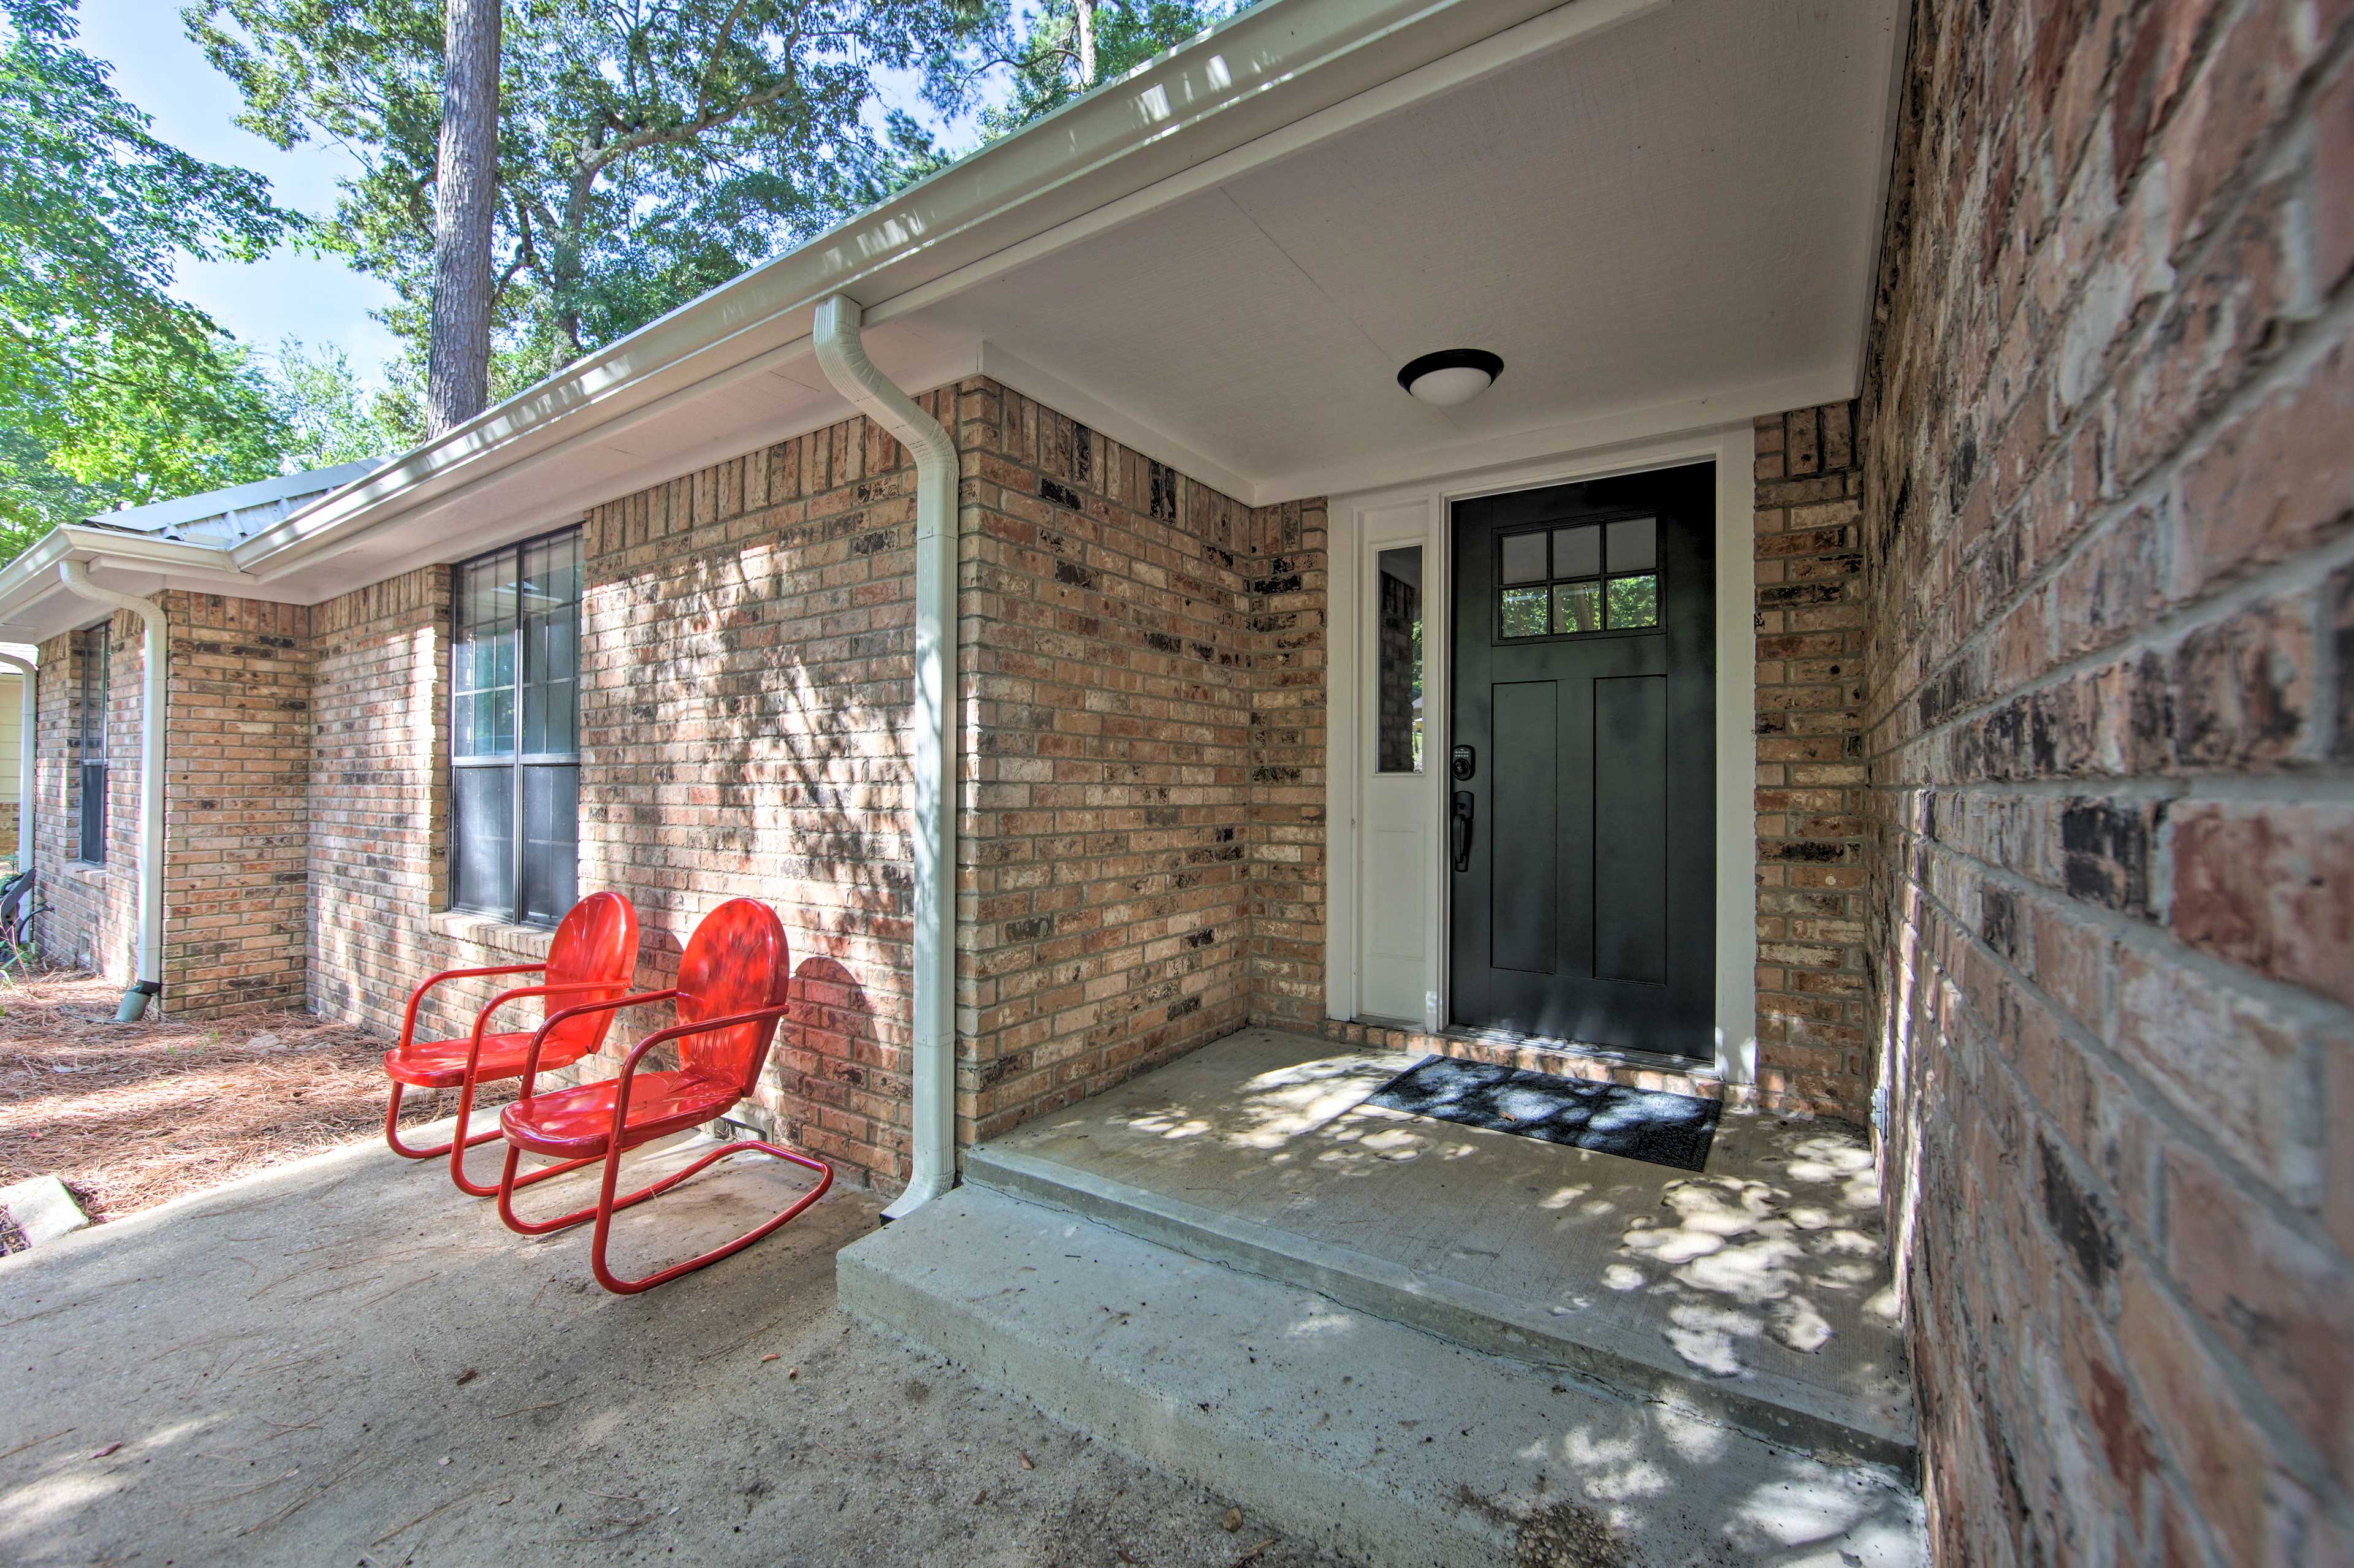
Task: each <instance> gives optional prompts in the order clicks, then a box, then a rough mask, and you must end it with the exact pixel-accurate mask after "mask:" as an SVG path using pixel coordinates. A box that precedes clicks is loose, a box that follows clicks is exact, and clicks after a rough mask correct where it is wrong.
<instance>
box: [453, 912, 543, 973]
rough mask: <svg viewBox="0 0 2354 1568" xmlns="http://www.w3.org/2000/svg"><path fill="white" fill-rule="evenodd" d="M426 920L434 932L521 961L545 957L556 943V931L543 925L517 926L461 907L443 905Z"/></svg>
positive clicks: (508, 921)
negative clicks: (443, 907) (447, 907)
mask: <svg viewBox="0 0 2354 1568" xmlns="http://www.w3.org/2000/svg"><path fill="white" fill-rule="evenodd" d="M427 924H428V925H429V926H430V927H432V929H433V932H434V934H435V935H437V936H442V937H447V938H450V939H451V941H454V942H461V943H465V944H467V945H470V946H472V947H477V948H489V949H490V950H491V951H492V952H493V953H496V954H498V955H500V956H502V957H504V958H508V959H518V960H523V961H535V960H538V959H545V958H546V957H547V950H548V948H551V947H553V946H555V944H556V933H555V932H554V931H551V930H549V929H547V928H546V927H544V926H518V925H516V924H515V923H514V921H512V920H502V919H500V918H499V917H498V916H495V915H477V914H475V913H473V912H472V911H471V910H465V909H444V910H442V911H441V912H440V913H439V914H437V915H432V916H428V917H427Z"/></svg>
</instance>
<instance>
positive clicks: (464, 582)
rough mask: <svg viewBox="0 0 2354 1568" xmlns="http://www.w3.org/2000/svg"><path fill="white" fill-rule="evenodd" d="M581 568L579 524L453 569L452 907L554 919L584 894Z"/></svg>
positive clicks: (549, 921) (538, 921)
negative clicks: (580, 759)
mask: <svg viewBox="0 0 2354 1568" xmlns="http://www.w3.org/2000/svg"><path fill="white" fill-rule="evenodd" d="M581 576H582V570H581V558H580V536H579V535H578V532H577V531H573V532H567V533H565V534H561V535H551V536H549V537H546V538H542V539H533V540H526V541H525V543H523V544H522V545H519V546H511V547H509V548H506V549H504V550H501V551H499V552H498V553H496V554H495V555H491V556H482V557H481V558H480V559H478V560H473V561H469V562H465V563H463V564H461V566H460V567H458V568H457V570H456V574H455V581H454V583H453V585H452V587H453V590H454V592H453V597H454V599H455V604H454V607H453V608H454V613H453V616H452V620H453V621H454V622H455V624H454V626H453V627H452V636H451V762H452V766H451V782H450V870H451V904H452V905H453V906H456V907H459V908H463V909H473V910H480V911H482V912H484V913H487V914H493V915H500V916H504V917H506V918H508V919H512V920H519V921H524V922H527V923H531V924H536V925H550V924H553V923H555V922H556V921H557V919H559V918H561V917H562V916H563V915H564V913H565V911H566V910H567V909H569V908H570V907H571V906H572V904H573V901H574V899H575V898H576V897H577V896H578V863H579V849H578V838H579V832H578V815H579V768H578V766H576V765H575V760H576V758H577V756H578V747H579V738H578V730H579V704H578V687H579V679H578V677H579V646H578V644H579V618H580V585H581ZM524 758H531V759H532V760H530V761H528V762H526V761H525V760H524ZM518 810H520V813H521V819H522V820H521V821H520V822H518V821H517V820H516V819H517V813H518Z"/></svg>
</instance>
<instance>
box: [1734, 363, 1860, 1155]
mask: <svg viewBox="0 0 2354 1568" xmlns="http://www.w3.org/2000/svg"><path fill="white" fill-rule="evenodd" d="M1756 441H1757V478H1756V485H1757V499H1756V515H1757V563H1756V573H1757V796H1756V805H1757V1100H1758V1103H1760V1104H1761V1105H1764V1106H1765V1107H1769V1108H1771V1109H1775V1110H1801V1111H1812V1112H1817V1113H1819V1114H1822V1115H1826V1116H1834V1117H1840V1118H1845V1119H1847V1120H1849V1121H1861V1120H1862V1119H1863V1118H1864V1116H1865V1114H1866V1098H1867V1096H1868V1094H1869V1089H1868V1086H1867V1085H1866V1083H1865V1066H1864V1063H1865V1057H1866V1055H1867V1054H1868V1053H1867V1045H1868V1043H1869V1041H1870V1038H1871V1036H1870V1028H1871V1019H1870V1016H1869V1008H1870V1003H1869V1000H1868V994H1867V993H1868V991H1869V989H1870V981H1869V979H1868V968H1867V964H1866V959H1865V952H1866V948H1865V924H1864V900H1865V870H1864V866H1865V853H1866V840H1865V837H1864V810H1863V802H1864V788H1863V786H1864V763H1863V715H1862V708H1863V640H1864V620H1865V615H1866V606H1865V604H1864V601H1863V582H1862V571H1863V556H1862V540H1861V533H1862V529H1861V501H1860V500H1859V497H1860V495H1861V491H1862V481H1863V474H1862V463H1861V453H1860V451H1859V450H1858V448H1857V445H1856V440H1855V410H1854V408H1853V406H1852V405H1851V404H1846V403H1833V404H1830V405H1828V406H1827V407H1824V408H1799V409H1797V410H1794V411H1793V412H1790V413H1787V414H1778V415H1775V416H1773V417H1772V418H1764V419H1760V420H1758V421H1757V436H1756Z"/></svg>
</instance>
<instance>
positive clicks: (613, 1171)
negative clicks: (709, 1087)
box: [509, 1139, 833, 1296]
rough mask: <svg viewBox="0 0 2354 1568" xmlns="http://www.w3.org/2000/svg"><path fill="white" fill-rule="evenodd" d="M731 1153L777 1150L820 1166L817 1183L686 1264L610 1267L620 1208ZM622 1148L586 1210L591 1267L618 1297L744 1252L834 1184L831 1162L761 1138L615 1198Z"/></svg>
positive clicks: (609, 1159) (807, 1165)
mask: <svg viewBox="0 0 2354 1568" xmlns="http://www.w3.org/2000/svg"><path fill="white" fill-rule="evenodd" d="M731 1154H768V1155H773V1156H775V1157H776V1158H777V1159H779V1160H785V1161H786V1162H788V1163H789V1164H793V1165H799V1166H801V1167H802V1168H803V1169H804V1170H809V1171H816V1172H817V1173H818V1177H817V1185H816V1186H814V1187H812V1188H811V1189H810V1190H809V1191H808V1192H804V1193H802V1194H801V1196H800V1197H799V1198H797V1199H795V1200H794V1201H793V1202H792V1204H791V1206H790V1207H789V1208H787V1209H786V1210H785V1211H784V1213H780V1214H779V1215H778V1216H777V1217H776V1218H774V1219H772V1220H768V1221H764V1222H763V1223H762V1224H758V1225H757V1226H755V1227H754V1228H753V1229H751V1230H749V1231H747V1232H746V1233H745V1234H742V1235H740V1236H737V1238H736V1239H735V1240H734V1241H731V1242H728V1243H726V1244H725V1245H720V1246H716V1247H713V1248H712V1249H711V1250H710V1251H709V1252H705V1253H700V1254H697V1255H695V1256H694V1257H690V1258H688V1259H687V1260H686V1261H685V1262H684V1263H674V1264H673V1265H671V1266H669V1267H668V1268H663V1269H658V1270H656V1271H655V1272H654V1273H652V1274H649V1275H646V1276H645V1277H642V1278H639V1279H623V1278H621V1277H620V1276H618V1275H616V1274H614V1272H613V1271H612V1270H611V1269H610V1267H608V1266H606V1262H605V1244H606V1242H607V1241H608V1240H609V1239H610V1236H611V1234H612V1229H613V1216H614V1215H615V1214H616V1213H619V1212H620V1211H621V1210H623V1209H626V1208H628V1207H630V1206H631V1204H633V1203H640V1202H644V1201H645V1200H646V1199H648V1198H651V1197H653V1196H655V1195H656V1194H658V1193H661V1192H667V1191H669V1190H670V1189H671V1188H673V1187H675V1186H677V1185H678V1184H679V1183H680V1182H681V1181H685V1180H686V1179H687V1178H688V1177H690V1176H692V1175H694V1174H695V1172H696V1171H701V1170H703V1169H704V1168H705V1166H708V1165H712V1164H716V1162H717V1161H719V1160H725V1159H726V1158H727V1157H728V1156H729V1155H731ZM509 1162H510V1163H512V1162H513V1155H512V1153H510V1155H509ZM620 1169H621V1162H620V1151H619V1150H613V1151H611V1152H610V1153H609V1154H607V1156H606V1157H605V1185H604V1190H603V1192H600V1193H599V1196H598V1201H597V1206H596V1207H595V1208H594V1209H593V1210H583V1211H582V1213H583V1214H594V1215H595V1217H596V1221H597V1229H596V1232H595V1234H594V1235H593V1236H592V1237H591V1239H590V1240H589V1243H588V1266H589V1268H590V1269H591V1270H592V1271H593V1272H594V1273H595V1274H596V1276H597V1283H598V1284H599V1285H601V1286H603V1287H605V1288H606V1289H608V1290H610V1291H612V1292H613V1293H614V1294H615V1295H618V1296H634V1295H636V1294H637V1293H638V1292H639V1291H641V1290H652V1288H653V1287H655V1286H657V1285H663V1284H667V1283H669V1282H670V1281H671V1280H673V1279H676V1278H677V1277H679V1276H680V1275H682V1274H692V1273H694V1272H695V1270H696V1269H698V1268H701V1267H703V1266H705V1265H706V1264H713V1263H717V1262H718V1261H719V1260H720V1259H721V1258H723V1257H726V1256H729V1255H732V1254H735V1253H739V1252H741V1251H743V1250H744V1249H745V1248H746V1247H748V1246H750V1245H752V1244H753V1243H754V1242H756V1241H758V1240H759V1239H760V1238H761V1237H763V1236H765V1235H768V1234H769V1233H770V1232H772V1231H774V1230H776V1229H778V1228H779V1226H781V1225H783V1224H786V1223H787V1222H789V1221H790V1220H792V1219H794V1218H796V1217H797V1216H798V1215H799V1214H800V1213H801V1211H802V1210H804V1209H806V1208H808V1207H809V1206H810V1205H811V1203H814V1202H817V1201H818V1200H819V1199H820V1198H822V1197H824V1196H825V1192H826V1189H827V1188H829V1187H831V1186H832V1185H833V1167H832V1166H831V1165H828V1164H827V1163H826V1162H825V1161H824V1160H819V1159H816V1158H815V1157H813V1156H811V1155H807V1154H802V1153H799V1152H797V1151H795V1150H790V1149H779V1148H778V1147H777V1146H776V1145H775V1144H773V1143H762V1142H760V1141H759V1140H758V1139H739V1140H737V1141H735V1142H730V1143H726V1144H722V1145H721V1146H720V1147H719V1148H717V1149H715V1150H712V1151H711V1152H710V1153H708V1154H706V1155H705V1156H704V1157H703V1158H702V1159H700V1160H696V1161H695V1163H694V1164H692V1165H690V1166H688V1167H687V1168H686V1169H685V1170H684V1171H679V1172H678V1173H677V1174H676V1175H674V1176H671V1177H669V1178H667V1179H665V1180H663V1181H659V1182H656V1183H655V1184H654V1185H652V1186H651V1187H647V1188H645V1189H643V1190H642V1191H640V1192H635V1193H632V1194H631V1195H630V1196H628V1197H626V1198H622V1199H620V1200H618V1201H617V1200H616V1199H615V1198H614V1196H613V1189H614V1186H615V1184H616V1182H617V1181H618V1179H619V1177H620Z"/></svg>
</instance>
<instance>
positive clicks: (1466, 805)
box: [1455, 789, 1472, 872]
mask: <svg viewBox="0 0 2354 1568" xmlns="http://www.w3.org/2000/svg"><path fill="white" fill-rule="evenodd" d="M1471 811H1472V804H1471V791H1470V790H1469V789H1458V790H1457V791H1455V869H1456V870H1457V871H1458V872H1461V871H1469V870H1470V869H1471Z"/></svg>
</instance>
